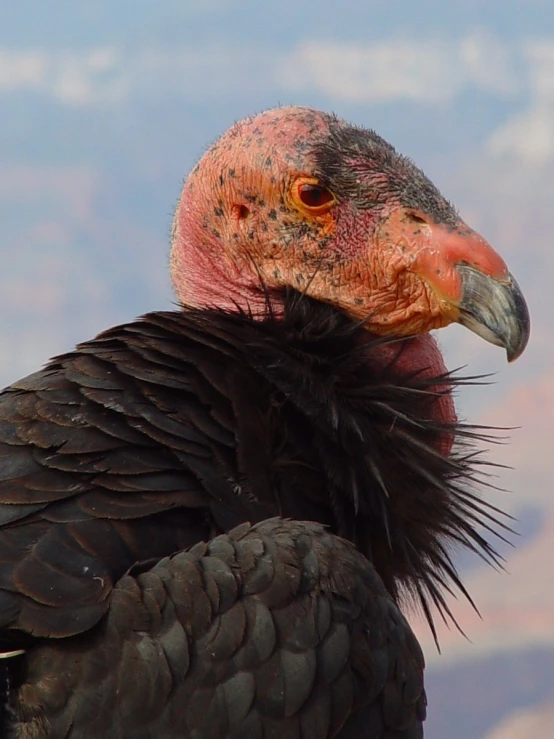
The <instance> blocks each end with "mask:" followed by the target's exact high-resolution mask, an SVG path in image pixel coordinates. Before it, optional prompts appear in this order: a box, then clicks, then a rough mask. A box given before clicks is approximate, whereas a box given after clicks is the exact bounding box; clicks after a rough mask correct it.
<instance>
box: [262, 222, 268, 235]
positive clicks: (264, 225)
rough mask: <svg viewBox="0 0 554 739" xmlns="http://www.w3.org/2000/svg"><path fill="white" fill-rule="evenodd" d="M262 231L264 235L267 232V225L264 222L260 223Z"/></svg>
mask: <svg viewBox="0 0 554 739" xmlns="http://www.w3.org/2000/svg"><path fill="white" fill-rule="evenodd" d="M262 231H263V232H264V233H265V232H266V231H269V226H268V225H267V223H266V222H265V221H264V222H263V223H262Z"/></svg>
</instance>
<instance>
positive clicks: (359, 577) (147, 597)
mask: <svg viewBox="0 0 554 739" xmlns="http://www.w3.org/2000/svg"><path fill="white" fill-rule="evenodd" d="M85 645H86V646H85V648H83V640H82V639H81V638H79V637H73V638H70V639H67V640H64V645H63V646H61V647H53V648H52V647H48V646H46V647H42V648H41V649H38V650H36V651H35V652H34V653H32V654H31V655H30V656H29V664H28V668H27V680H26V685H25V688H24V689H23V690H22V691H21V693H20V695H19V697H18V698H19V701H18V703H15V704H14V705H13V706H12V710H13V711H14V713H16V715H17V716H18V718H19V719H20V720H21V722H22V724H23V727H24V731H25V732H27V733H28V735H32V736H36V737H37V739H38V738H39V737H49V736H56V737H77V736H78V737H79V739H93V737H104V739H119V738H120V737H123V736H124V737H126V739H154V738H156V739H157V738H158V737H168V738H169V737H175V739H178V737H190V739H200V738H203V739H204V738H205V739H208V737H210V738H211V739H218V738H221V739H223V738H224V737H225V738H228V739H239V738H242V739H247V738H248V739H258V738H259V739H262V737H291V739H292V738H293V737H295V738H297V739H302V738H304V739H325V738H326V737H331V736H335V735H336V732H337V731H338V730H339V728H340V727H341V726H343V725H344V728H343V729H342V731H341V733H340V736H341V737H345V738H347V737H387V738H388V737H390V738H391V739H392V737H398V738H400V737H402V739H415V738H416V737H421V736H422V733H421V719H422V718H423V716H424V713H425V702H424V697H423V692H422V690H423V686H422V682H423V657H422V655H421V653H420V651H419V648H418V645H417V642H416V641H415V638H414V637H413V635H412V633H411V631H410V629H409V627H408V625H407V623H406V622H405V621H404V618H403V617H402V615H401V614H400V612H399V611H398V609H397V607H396V606H395V605H394V603H393V602H392V600H391V598H390V596H389V595H388V594H387V593H386V591H385V589H384V588H383V585H382V583H381V582H380V580H379V578H378V577H377V575H376V573H375V570H374V569H373V567H372V566H371V565H370V564H369V563H368V562H367V560H366V559H365V558H364V557H362V555H361V554H359V552H357V551H356V549H355V548H354V547H353V546H352V545H350V544H349V543H348V542H345V541H344V540H343V539H339V538H338V537H335V536H332V535H330V534H329V533H327V531H326V530H324V529H323V527H321V526H320V525H318V524H313V523H298V522H292V521H282V520H280V519H272V520H269V521H266V522H263V523H261V524H258V525H257V526H255V527H254V528H251V527H250V526H249V525H248V524H243V525H242V526H240V527H239V528H238V529H234V530H233V531H232V532H231V533H230V534H229V535H222V536H219V537H217V538H216V539H214V540H212V541H211V542H209V543H208V544H199V545H197V546H195V547H193V549H192V550H191V551H190V552H188V553H179V554H177V555H175V556H174V557H172V558H169V559H163V560H161V561H160V562H158V563H156V564H155V565H153V566H152V567H151V568H146V569H145V568H141V569H140V570H139V571H138V572H137V573H133V572H131V574H129V575H125V576H124V577H123V578H122V579H121V580H120V581H119V583H118V584H117V586H116V588H115V589H114V591H113V596H112V601H111V607H110V610H109V612H108V616H107V618H106V619H105V620H104V621H103V622H102V623H101V625H100V626H99V627H97V628H96V629H95V630H93V632H92V634H91V635H90V636H87V638H86V640H85ZM107 645H109V648H107ZM92 653H94V654H95V655H96V656H97V659H96V660H95V661H94V662H92V663H91V660H90V654H92ZM358 711H359V712H360V713H361V716H362V717H363V727H364V728H363V730H361V731H359V727H358V726H357V725H356V724H351V725H349V724H348V717H349V715H350V714H351V713H355V712H358ZM44 714H45V715H47V716H48V717H49V720H48V722H47V724H46V725H44V724H42V722H41V717H42V716H43V715H44ZM37 717H38V718H37ZM72 726H78V727H80V728H79V730H78V731H75V730H73V729H72ZM26 735H27V734H26Z"/></svg>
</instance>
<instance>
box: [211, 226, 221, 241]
mask: <svg viewBox="0 0 554 739" xmlns="http://www.w3.org/2000/svg"><path fill="white" fill-rule="evenodd" d="M212 233H213V235H214V236H215V237H216V239H219V238H220V236H221V234H220V233H219V231H218V230H217V228H214V229H212Z"/></svg>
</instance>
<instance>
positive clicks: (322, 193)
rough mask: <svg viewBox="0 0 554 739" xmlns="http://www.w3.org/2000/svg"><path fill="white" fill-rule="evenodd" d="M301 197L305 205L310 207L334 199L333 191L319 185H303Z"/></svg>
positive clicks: (315, 206)
mask: <svg viewBox="0 0 554 739" xmlns="http://www.w3.org/2000/svg"><path fill="white" fill-rule="evenodd" d="M300 197H301V199H302V202H303V203H304V205H308V206H309V207H310V208H317V206H319V205H325V203H328V202H329V201H330V200H331V199H332V196H331V193H330V192H329V191H328V190H326V189H325V188H324V187H320V186H319V185H301V187H300Z"/></svg>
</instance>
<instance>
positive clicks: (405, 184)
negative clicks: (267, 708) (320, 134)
mask: <svg viewBox="0 0 554 739" xmlns="http://www.w3.org/2000/svg"><path fill="white" fill-rule="evenodd" d="M314 156H315V160H316V172H317V174H318V176H319V177H320V178H321V181H322V182H323V183H324V184H325V185H326V186H327V187H329V189H330V190H331V191H332V192H334V193H335V195H336V196H337V197H338V198H339V200H348V201H350V202H352V203H355V205H356V207H357V208H359V209H361V210H367V209H372V210H378V209H379V206H380V205H384V204H385V203H387V202H390V201H391V199H392V200H395V201H396V202H397V204H398V205H400V206H402V207H404V208H411V209H414V210H421V211H423V212H425V213H427V214H428V215H429V216H432V217H433V218H434V220H435V222H436V223H441V224H444V225H446V226H450V227H455V226H456V225H457V224H458V223H459V216H458V214H457V212H456V210H455V208H454V207H453V205H452V204H451V203H449V202H448V201H447V200H446V199H445V198H444V196H443V195H442V194H441V193H440V192H439V190H438V189H437V187H436V186H435V185H434V184H433V183H432V182H431V180H430V179H429V178H428V177H426V175H425V174H424V173H423V172H422V171H421V169H419V167H417V166H416V165H415V164H414V163H413V162H412V161H411V160H410V159H408V158H407V157H405V156H402V155H401V154H399V153H398V152H397V151H396V149H395V148H394V147H393V146H391V144H389V143H388V142H387V141H385V139H383V138H381V137H380V136H379V135H378V134H377V133H375V131H373V130H371V129H367V128H359V127H357V126H353V125H351V124H348V123H346V122H345V121H342V120H338V119H336V118H333V117H332V116H329V133H328V135H327V136H325V138H323V139H322V140H321V141H319V142H317V143H316V144H315V146H314Z"/></svg>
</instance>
